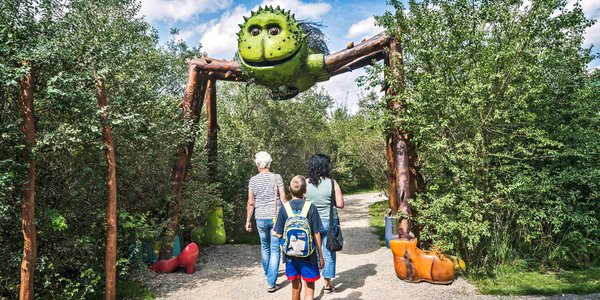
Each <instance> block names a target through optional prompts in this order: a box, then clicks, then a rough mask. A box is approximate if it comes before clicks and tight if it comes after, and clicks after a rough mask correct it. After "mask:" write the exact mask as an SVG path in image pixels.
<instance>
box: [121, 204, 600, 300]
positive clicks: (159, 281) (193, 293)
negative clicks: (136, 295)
mask: <svg viewBox="0 0 600 300" xmlns="http://www.w3.org/2000/svg"><path fill="white" fill-rule="evenodd" d="M345 200H346V207H345V208H344V209H342V210H340V211H339V212H340V220H341V225H342V229H343V231H344V242H345V244H344V250H343V251H341V252H339V253H338V257H337V277H336V278H335V279H334V280H333V281H332V283H333V284H334V286H335V288H336V289H337V291H336V292H335V293H334V294H330V295H324V294H323V291H322V290H323V280H319V281H318V282H317V284H316V288H315V298H316V299H376V300H383V299H410V300H420V299H423V300H425V299H427V300H429V299H600V294H593V295H582V296H575V295H559V296H551V297H547V296H546V297H544V296H526V297H491V296H485V295H480V294H479V293H478V291H477V289H476V288H475V287H474V286H473V285H471V284H470V283H468V282H466V281H465V280H464V279H463V278H461V277H459V278H457V279H456V280H455V281H454V283H452V284H450V285H433V284H429V283H418V284H412V283H406V282H404V281H402V280H399V279H398V278H397V277H396V274H395V273H394V265H393V261H392V254H391V251H390V250H389V249H387V248H385V247H381V246H379V242H378V239H377V236H376V235H375V234H374V233H373V232H372V229H371V228H370V227H369V224H368V222H369V205H370V204H372V203H374V202H376V201H379V200H381V197H380V196H379V195H378V194H376V193H370V194H360V195H349V196H346V197H345ZM259 247H260V246H258V245H233V244H232V245H223V246H209V247H206V248H203V249H201V253H200V257H199V259H198V263H197V266H196V272H195V273H194V274H192V275H188V274H185V273H171V274H156V273H154V272H152V271H149V270H147V269H144V270H138V271H137V272H135V273H134V274H133V277H134V279H137V280H139V281H140V282H142V283H143V284H145V285H147V286H148V287H150V288H151V289H153V290H155V291H157V292H158V299H208V300H215V299H286V298H290V297H291V289H292V287H291V285H290V284H289V282H287V281H286V278H285V272H284V271H285V267H284V266H283V265H281V267H280V271H279V278H278V283H280V284H281V285H282V288H281V289H280V290H278V291H276V292H275V293H272V294H270V293H267V286H266V280H265V278H264V276H263V271H262V267H261V264H260V248H259Z"/></svg>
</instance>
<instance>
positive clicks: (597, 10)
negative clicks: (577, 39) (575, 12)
mask: <svg viewBox="0 0 600 300" xmlns="http://www.w3.org/2000/svg"><path fill="white" fill-rule="evenodd" d="M576 2H577V0H569V1H568V2H567V6H566V7H568V8H571V7H573V6H574V5H575V3H576ZM579 5H581V9H582V10H583V13H584V14H585V15H586V16H587V17H588V18H595V17H597V16H598V15H600V1H598V0H579Z"/></svg>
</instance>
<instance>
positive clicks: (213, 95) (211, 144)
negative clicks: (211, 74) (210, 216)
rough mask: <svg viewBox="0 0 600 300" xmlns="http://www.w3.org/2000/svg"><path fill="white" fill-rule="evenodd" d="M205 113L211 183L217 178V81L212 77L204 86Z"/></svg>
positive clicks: (209, 178)
mask: <svg viewBox="0 0 600 300" xmlns="http://www.w3.org/2000/svg"><path fill="white" fill-rule="evenodd" d="M206 115H207V123H208V130H207V131H208V136H207V139H206V148H207V152H208V181H209V182H210V183H213V182H216V178H217V155H218V152H217V134H218V130H219V125H218V123H217V81H216V80H215V79H214V78H210V79H209V80H208V84H207V86H206Z"/></svg>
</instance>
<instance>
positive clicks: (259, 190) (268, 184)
mask: <svg viewBox="0 0 600 300" xmlns="http://www.w3.org/2000/svg"><path fill="white" fill-rule="evenodd" d="M276 180H277V191H279V188H280V187H282V186H283V179H282V178H281V175H279V174H274V173H258V174H256V175H255V176H253V177H252V178H250V182H249V183H248V188H249V189H250V190H251V191H252V193H253V194H254V199H255V200H256V202H255V204H254V218H255V219H272V218H274V217H275V203H274V202H273V201H275V181H276ZM280 208H281V199H279V193H277V211H279V209H280Z"/></svg>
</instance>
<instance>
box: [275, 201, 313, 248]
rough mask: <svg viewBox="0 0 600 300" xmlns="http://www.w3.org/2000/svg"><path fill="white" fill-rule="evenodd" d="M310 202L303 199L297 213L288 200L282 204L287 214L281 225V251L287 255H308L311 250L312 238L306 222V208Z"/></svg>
mask: <svg viewBox="0 0 600 300" xmlns="http://www.w3.org/2000/svg"><path fill="white" fill-rule="evenodd" d="M311 205H313V204H312V203H310V202H308V201H305V202H304V205H303V206H302V211H301V212H300V213H299V214H297V213H295V212H294V211H293V210H292V207H291V206H290V203H289V202H286V203H284V204H283V207H284V208H285V212H286V213H287V215H288V218H287V220H286V221H285V225H284V227H283V237H282V244H281V251H283V253H285V255H288V256H294V257H308V256H310V255H311V254H312V253H313V251H314V247H313V240H312V234H311V230H310V224H309V222H308V210H309V209H310V206H311Z"/></svg>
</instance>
